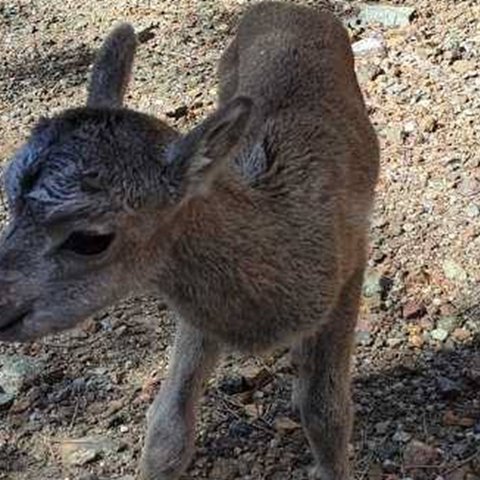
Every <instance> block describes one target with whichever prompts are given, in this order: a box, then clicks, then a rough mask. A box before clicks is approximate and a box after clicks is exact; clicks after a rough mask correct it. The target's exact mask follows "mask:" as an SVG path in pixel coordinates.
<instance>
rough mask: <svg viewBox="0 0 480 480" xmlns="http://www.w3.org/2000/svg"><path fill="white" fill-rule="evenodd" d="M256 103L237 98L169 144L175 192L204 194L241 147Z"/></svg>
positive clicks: (170, 170) (170, 173)
mask: <svg viewBox="0 0 480 480" xmlns="http://www.w3.org/2000/svg"><path fill="white" fill-rule="evenodd" d="M252 109H253V102H252V101H251V100H250V99H249V98H247V97H237V98H235V99H234V100H232V101H231V102H229V103H227V104H226V105H224V106H222V107H221V108H220V109H218V110H217V111H216V112H215V113H213V114H212V115H210V117H208V118H207V119H206V120H205V121H204V122H202V123H201V124H200V125H198V126H197V127H195V128H194V129H193V130H192V131H191V132H189V133H187V135H185V136H184V137H182V138H181V139H180V140H177V141H176V142H175V143H174V144H172V145H171V146H170V148H169V149H168V154H167V162H168V169H167V171H169V177H170V180H171V185H172V186H173V187H174V191H176V193H177V194H178V193H180V194H181V195H184V194H190V195H192V194H198V193H200V194H201V193H205V192H206V191H208V188H209V187H210V185H211V184H212V182H213V181H214V179H215V178H216V177H217V176H218V174H219V172H220V171H221V169H222V168H223V167H224V166H225V165H226V164H227V160H228V159H229V158H231V156H232V155H233V154H234V153H235V151H236V149H237V148H238V147H239V146H240V144H241V140H242V138H243V137H244V134H245V132H246V130H247V126H248V124H249V120H250V117H251V113H252Z"/></svg>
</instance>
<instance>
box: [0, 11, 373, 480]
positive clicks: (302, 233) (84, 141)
mask: <svg viewBox="0 0 480 480" xmlns="http://www.w3.org/2000/svg"><path fill="white" fill-rule="evenodd" d="M132 39H134V37H133V32H132V31H131V29H130V27H128V26H125V25H123V26H120V27H119V28H117V29H116V30H115V31H114V32H112V34H111V35H110V36H109V38H108V39H107V41H106V43H105V45H104V47H103V50H102V51H101V52H100V55H99V58H98V60H97V63H96V65H95V68H94V74H93V77H92V82H91V86H90V88H89V101H88V105H89V106H88V108H87V109H83V110H75V111H70V112H67V113H65V114H63V115H61V116H60V117H58V118H56V119H53V120H50V121H48V122H47V123H46V125H44V126H40V127H38V129H37V130H36V132H34V135H32V138H31V139H30V141H29V143H28V144H27V147H26V149H23V150H22V151H21V152H20V154H19V155H18V156H17V158H15V159H14V160H13V162H12V164H11V167H10V168H9V172H7V178H6V184H7V185H6V186H7V191H8V192H9V202H10V206H11V210H12V214H13V220H12V225H11V226H10V230H9V232H8V233H6V234H5V235H4V239H3V244H2V247H1V250H0V268H1V269H2V270H1V271H2V272H4V273H3V274H2V278H4V279H5V280H2V282H7V283H8V285H9V286H10V285H14V286H15V289H14V291H15V295H13V294H12V295H11V296H8V298H5V299H4V300H3V307H1V306H0V307H1V308H2V309H1V310H0V313H2V315H4V318H3V319H2V317H0V340H2V339H4V340H15V339H28V338H33V337H35V336H38V335H42V334H45V333H47V332H49V331H54V330H57V329H62V328H66V327H69V326H71V325H72V324H73V323H75V322H77V321H79V320H80V319H82V318H84V317H85V316H86V315H89V314H91V313H93V312H94V311H97V310H99V309H100V308H103V307H104V306H106V305H108V304H111V303H113V302H114V301H116V300H117V299H119V298H122V297H124V296H126V295H128V294H132V293H137V292H155V293H159V294H162V295H164V296H166V298H167V300H168V302H169V304H170V306H171V307H172V308H173V309H175V310H176V312H178V314H179V316H180V318H181V319H179V324H178V334H177V339H176V342H175V348H174V353H173V357H172V361H171V365H170V371H169V377H168V380H167V381H166V382H165V383H164V385H163V386H162V389H161V391H160V392H159V394H158V397H157V398H156V400H155V402H154V404H153V405H152V407H151V409H150V411H149V428H148V432H147V437H146V444H145V449H144V454H143V459H142V463H141V472H142V473H141V474H142V478H144V479H148V480H173V479H177V478H179V476H180V475H181V473H182V472H183V470H184V469H185V468H186V466H187V465H188V463H189V461H190V458H191V455H192V449H193V438H194V424H195V404H196V401H197V399H198V397H199V396H200V395H201V392H202V385H203V382H204V381H205V379H206V378H207V377H208V374H209V373H210V372H211V370H212V368H213V367H214V365H215V363H216V360H217V358H218V355H219V351H220V347H221V346H224V348H225V347H226V348H235V349H240V350H243V351H249V352H259V351H263V350H265V349H267V348H271V347H274V346H276V345H279V344H284V345H285V344H286V345H292V347H293V348H292V353H293V359H294V363H295V365H296V367H297V369H298V379H297V380H296V382H295V389H294V397H295V403H296V406H297V407H298V409H299V410H300V414H301V417H302V422H303V424H304V428H305V432H306V435H307V437H308V440H309V442H310V445H311V448H312V452H313V454H314V457H315V467H314V469H313V470H312V475H313V477H314V478H322V479H323V480H346V479H347V478H348V476H349V473H348V459H347V445H348V439H349V435H350V429H351V409H350V393H349V384H350V358H351V353H352V347H353V345H352V344H353V333H354V327H355V321H356V316H357V312H358V304H359V297H360V288H361V283H362V278H363V271H364V268H365V261H366V258H365V256H366V242H367V231H368V225H369V213H370V209H371V207H372V201H373V195H374V188H375V184H376V180H377V175H378V146H377V140H376V137H375V134H374V132H373V129H372V127H371V124H370V122H369V120H368V117H367V114H366V111H365V106H364V102H363V98H362V95H361V93H360V90H359V87H358V84H357V81H356V77H355V73H354V69H353V57H352V52H351V48H350V44H349V39H348V36H347V33H346V32H345V30H344V28H343V27H342V25H341V24H340V23H339V22H338V20H336V19H335V18H334V17H333V16H332V15H331V14H330V13H328V12H315V11H313V10H310V9H308V8H304V7H297V6H292V5H288V4H285V3H275V2H272V3H261V4H257V5H256V6H254V7H252V8H251V9H250V10H249V11H248V12H247V13H246V15H245V16H244V17H243V19H242V21H241V23H240V26H239V29H238V33H237V35H236V36H235V38H234V39H233V41H232V43H231V44H230V46H229V47H228V48H227V50H226V52H225V53H224V55H223V56H222V59H221V61H220V66H219V82H220V88H219V108H218V110H217V111H216V112H214V113H213V114H212V115H211V116H210V117H209V118H207V119H206V120H205V121H204V122H203V123H202V124H200V125H199V126H198V127H196V128H195V129H194V130H193V131H191V132H190V133H188V134H187V135H185V136H183V137H182V136H179V135H178V133H176V132H174V131H173V130H172V129H170V128H169V127H168V126H166V125H164V124H162V123H161V122H159V121H157V120H155V119H152V118H150V117H147V116H145V115H142V114H138V113H135V112H131V111H129V110H120V109H117V107H118V105H120V104H121V101H122V98H123V95H124V92H125V88H126V83H127V79H128V76H129V74H130V67H131V63H132V58H133V52H134V48H135V42H134V41H133V40H132ZM76 155H77V156H80V157H81V160H78V161H76V162H75V163H71V164H70V163H69V161H68V160H69V158H70V157H72V158H73V157H75V156H76ZM75 158H76V157H75ZM48 165H52V167H51V168H48ZM54 167H55V168H54ZM55 172H56V173H55ZM59 199H60V200H61V201H60V200H59ZM52 225H53V227H52ZM85 230H86V231H88V232H89V233H92V232H93V234H94V235H95V237H94V240H89V237H85V235H83V233H82V232H84V231H85ZM109 236H110V237H109ZM107 237H109V238H107ZM27 238H28V242H27ZM112 238H113V240H111V239H112ZM53 239H56V240H55V241H54V240H53ZM90 241H91V242H93V247H92V248H95V249H99V251H98V252H97V251H96V250H95V255H92V252H89V253H86V252H85V248H86V244H87V243H88V242H90ZM109 241H111V244H109V245H108V247H105V249H104V250H102V251H100V250H101V249H100V243H99V242H109ZM52 243H53V244H54V245H57V248H58V250H55V249H53V250H48V251H47V253H45V252H46V250H45V248H44V247H45V245H47V244H48V245H52ZM19 252H20V253H22V254H23V255H26V256H27V258H28V260H29V261H28V262H26V261H25V260H20V259H19V258H20V257H19ZM52 252H53V253H52ZM79 252H80V255H79ZM16 259H18V260H16ZM7 260H8V261H7ZM59 263H61V264H62V265H64V267H63V268H62V270H61V274H59V271H58V265H59ZM11 265H15V266H16V274H15V275H14V274H13V273H12V267H11ZM28 278H31V279H34V280H31V281H27V279H28ZM12 291H13V290H12ZM50 296H53V298H54V299H55V304H54V305H53V304H51V303H49V301H48V298H50ZM46 299H47V300H46ZM59 305H60V306H59ZM62 309H63V310H62ZM6 312H9V313H8V314H7V313H6ZM12 312H13V313H12ZM65 316H68V318H69V319H70V320H69V322H64V321H63V320H62V318H64V317H65Z"/></svg>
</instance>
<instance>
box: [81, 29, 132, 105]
mask: <svg viewBox="0 0 480 480" xmlns="http://www.w3.org/2000/svg"><path fill="white" fill-rule="evenodd" d="M136 46H137V38H136V36H135V31H134V30H133V27H132V26H131V25H130V24H128V23H122V24H120V25H119V26H117V27H116V28H115V29H114V30H113V31H112V32H111V33H110V35H108V37H107V38H106V39H105V41H104V42H103V45H102V47H101V49H100V51H99V53H98V55H97V58H96V60H95V63H94V65H93V70H92V76H91V79H90V85H89V87H88V99H87V105H88V106H89V107H111V108H115V107H121V106H122V103H123V97H124V95H125V92H126V90H127V86H128V81H129V79H130V75H131V72H132V65H133V58H134V56H135V49H136Z"/></svg>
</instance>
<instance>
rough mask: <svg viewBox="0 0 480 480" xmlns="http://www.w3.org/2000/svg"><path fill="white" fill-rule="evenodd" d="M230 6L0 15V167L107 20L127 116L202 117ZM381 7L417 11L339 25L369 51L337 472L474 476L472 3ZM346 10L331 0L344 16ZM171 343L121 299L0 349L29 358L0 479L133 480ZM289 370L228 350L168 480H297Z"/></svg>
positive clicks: (10, 10)
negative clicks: (120, 32) (369, 146)
mask: <svg viewBox="0 0 480 480" xmlns="http://www.w3.org/2000/svg"><path fill="white" fill-rule="evenodd" d="M248 3H250V2H248V1H241V0H222V1H220V0H217V1H213V0H196V1H195V0H176V1H174V0H148V1H140V0H137V1H134V0H120V1H116V2H106V1H101V2H100V1H99V2H88V1H86V0H76V1H71V0H63V1H49V0H21V1H10V0H6V1H4V2H2V3H0V38H1V42H2V53H1V58H0V161H1V162H2V163H3V162H5V161H7V160H8V158H9V157H10V155H11V154H12V152H13V151H14V149H15V147H16V146H17V145H19V144H20V143H21V142H22V140H23V139H24V138H25V136H26V134H27V132H28V130H29V128H30V127H31V126H32V124H33V123H34V122H35V121H36V120H37V119H38V117H39V116H41V115H51V114H54V113H55V112H58V111H59V110H61V109H63V108H66V107H72V106H77V105H81V104H82V103H83V101H84V97H85V85H86V79H87V75H88V70H89V67H90V65H91V62H92V55H93V53H94V51H95V48H97V47H98V45H99V42H100V41H101V39H102V38H103V37H104V36H105V34H106V32H108V31H109V29H110V28H111V26H112V25H113V24H114V23H115V22H116V21H118V20H128V21H131V22H132V23H133V24H134V25H135V27H136V29H137V31H139V32H141V36H140V38H141V41H142V45H141V47H140V48H139V51H138V55H137V59H136V67H135V75H134V81H133V85H132V88H131V90H130V93H129V95H128V99H127V101H128V105H129V106H131V107H133V108H136V109H139V110H142V111H146V112H149V113H153V114H155V115H157V116H159V117H160V118H166V119H167V120H168V121H169V122H171V123H172V124H174V125H176V126H177V127H179V128H180V129H182V130H185V129H186V128H188V127H189V126H191V125H193V124H195V122H197V121H199V120H200V119H201V118H203V117H204V115H205V114H206V112H208V111H209V110H211V109H212V108H213V105H214V98H215V88H216V86H215V65H216V63H217V61H218V58H219V55H220V53H221V51H222V49H223V48H224V47H225V45H226V43H227V42H228V40H229V38H231V36H232V34H233V32H234V30H235V25H236V22H237V21H238V17H239V15H240V14H241V12H242V11H243V10H244V8H245V7H246V5H247V4H248ZM300 3H301V2H300ZM303 3H305V2H303ZM308 3H311V4H318V3H319V2H315V1H310V2H308ZM387 3H388V2H387ZM390 4H397V5H404V6H405V5H409V6H413V7H415V9H416V12H415V15H414V16H413V17H412V18H411V20H410V21H409V22H408V25H406V26H403V27H394V28H386V27H382V26H381V25H378V24H367V25H354V24H353V23H352V24H351V28H350V31H351V34H352V42H357V41H359V40H362V39H363V40H364V39H371V38H375V39H376V40H377V41H378V42H379V44H380V45H381V48H379V49H377V50H375V51H370V52H368V53H367V54H363V55H359V56H358V58H357V71H358V75H359V78H360V82H361V86H362V88H363V90H364V93H365V97H366V101H367V104H368V107H369V111H370V114H371V118H372V120H373V122H374V124H375V127H376V129H377V131H378V135H379V138H380V141H381V145H382V175H381V180H380V183H379V187H378V197H377V204H376V209H375V212H374V216H373V225H372V247H371V255H370V262H369V269H368V272H367V275H366V279H365V288H364V305H363V308H362V313H361V317H360V320H359V326H358V334H357V338H358V347H357V352H356V357H355V362H354V371H355V376H354V402H355V411H356V423H355V432H354V437H353V440H352V462H353V464H354V467H355V478H357V479H359V480H360V479H363V480H365V479H371V480H380V479H389V480H399V479H405V480H406V479H408V478H410V479H419V480H422V479H436V480H442V479H444V480H478V479H480V397H479V395H478V391H479V386H480V355H479V353H480V352H479V346H480V341H479V338H480V303H479V302H480V261H479V259H480V128H479V127H478V118H479V115H480V69H479V67H480V28H479V26H480V3H479V2H478V0H416V1H415V2H413V0H408V1H407V2H402V1H396V2H393V1H392V2H390ZM356 5H357V3H356V2H353V1H352V2H346V1H336V2H334V6H335V9H336V10H337V11H338V13H339V14H341V15H343V16H344V17H348V15H350V14H351V10H352V7H355V6H356ZM172 332H173V320H172V315H171V314H170V313H168V312H167V311H166V310H165V308H164V307H163V305H162V304H161V303H160V302H158V301H155V299H132V300H129V301H127V302H125V303H124V304H122V305H120V306H117V307H115V308H112V309H110V310H109V311H107V312H105V313H103V314H101V315H98V316H97V317H95V318H94V319H91V320H89V321H87V322H86V323H85V324H84V325H83V326H82V327H81V328H80V329H78V330H76V331H74V332H71V333H68V334H65V335H61V336H56V337H50V338H47V339H45V340H42V341H40V342H37V343H34V344H29V345H22V346H19V345H0V367H3V368H4V369H5V368H6V366H5V365H6V364H7V363H8V359H9V358H10V359H12V358H13V359H18V358H24V357H23V356H26V357H28V358H29V359H31V360H30V361H31V362H32V361H34V366H33V367H32V368H33V370H32V373H31V375H29V377H28V379H27V380H26V381H24V382H23V383H22V386H21V388H19V391H18V393H17V394H16V396H15V398H13V399H12V401H8V402H4V403H3V404H2V403H1V402H0V478H1V479H9V480H30V479H41V480H66V479H70V480H74V479H75V480H76V479H81V480H100V479H102V480H103V479H118V480H120V479H122V480H129V479H130V480H132V479H133V478H134V477H133V476H134V475H135V469H136V464H137V460H138V457H139V452H140V448H141V440H142V435H143V432H144V427H145V411H146V408H147V406H148V404H149V403H150V401H151V400H152V398H153V395H154V392H155V389H156V388H157V387H158V385H159V384H160V383H161V381H162V378H163V376H164V373H165V365H166V361H167V356H168V351H169V344H170V340H171V336H172ZM15 355H22V357H16V356H15ZM2 362H3V364H2ZM0 371H1V368H0ZM291 375H292V372H291V370H290V367H289V363H288V356H287V355H286V353H285V352H277V353H275V354H274V355H270V356H268V357H264V358H245V357H238V356H236V355H232V356H228V357H226V358H225V360H224V361H223V363H222V365H221V366H220V367H219V368H218V369H217V372H216V375H215V377H214V378H212V380H211V381H210V383H209V385H208V388H207V391H206V394H205V397H204V399H203V402H202V406H201V411H200V417H201V418H200V425H199V428H198V435H197V437H198V438H197V444H198V449H197V453H196V456H195V458H194V462H193V464H192V466H191V468H190V469H189V471H188V473H187V474H186V475H185V478H186V479H199V478H209V479H216V480H236V479H243V480H260V479H262V480H263V479H265V480H267V479H268V480H286V479H298V480H302V479H304V480H306V478H307V475H306V466H308V464H309V463H310V462H311V457H310V454H309V452H308V449H307V445H306V442H305V440H304V438H303V435H302V432H301V429H300V426H299V424H298V420H297V419H296V418H295V417H294V416H293V414H292V413H291V412H290V408H289V396H290V390H289V389H290V380H291ZM1 393H2V391H1V390H0V394H1ZM85 437H87V438H89V441H88V442H86V443H84V444H79V443H78V442H75V441H76V440H77V441H78V440H79V439H85Z"/></svg>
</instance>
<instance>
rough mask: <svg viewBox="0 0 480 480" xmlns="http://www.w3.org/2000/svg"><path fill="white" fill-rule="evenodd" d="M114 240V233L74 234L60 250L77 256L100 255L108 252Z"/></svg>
mask: <svg viewBox="0 0 480 480" xmlns="http://www.w3.org/2000/svg"><path fill="white" fill-rule="evenodd" d="M114 238H115V234H114V233H107V234H98V233H94V232H81V231H79V232H73V233H71V234H70V236H69V237H68V238H67V239H66V240H65V241H64V242H63V243H62V245H61V246H60V249H61V250H66V251H69V252H73V253H76V254H77V255H98V254H100V253H103V252H104V251H105V250H107V248H108V247H109V246H110V245H111V243H112V242H113V239H114Z"/></svg>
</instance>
